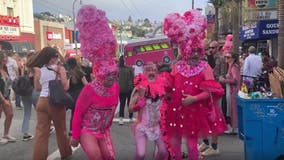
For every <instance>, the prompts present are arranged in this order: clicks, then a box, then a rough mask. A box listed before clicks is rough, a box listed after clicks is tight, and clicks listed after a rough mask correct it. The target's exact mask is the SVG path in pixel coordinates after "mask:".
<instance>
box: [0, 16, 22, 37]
mask: <svg viewBox="0 0 284 160" xmlns="http://www.w3.org/2000/svg"><path fill="white" fill-rule="evenodd" d="M19 37H20V19H19V17H12V16H4V15H0V40H15V39H19Z"/></svg>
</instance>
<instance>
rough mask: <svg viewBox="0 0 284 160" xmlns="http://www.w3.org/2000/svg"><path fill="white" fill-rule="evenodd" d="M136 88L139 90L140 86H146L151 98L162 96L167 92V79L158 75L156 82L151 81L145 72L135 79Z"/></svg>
mask: <svg viewBox="0 0 284 160" xmlns="http://www.w3.org/2000/svg"><path fill="white" fill-rule="evenodd" d="M134 84H135V89H136V90H138V89H139V88H140V87H143V88H146V93H148V94H149V95H148V96H150V97H151V98H156V97H157V96H158V97H162V96H164V95H165V94H166V91H165V87H166V85H167V81H166V79H165V78H164V77H162V76H159V75H157V77H156V80H155V81H154V82H149V81H148V79H147V77H146V76H145V75H144V74H139V75H137V76H136V77H135V79H134Z"/></svg>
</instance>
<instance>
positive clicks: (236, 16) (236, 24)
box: [232, 0, 241, 53]
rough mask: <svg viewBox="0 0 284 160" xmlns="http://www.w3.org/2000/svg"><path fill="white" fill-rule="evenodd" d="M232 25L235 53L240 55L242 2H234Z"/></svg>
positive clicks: (239, 0) (237, 0) (238, 0)
mask: <svg viewBox="0 0 284 160" xmlns="http://www.w3.org/2000/svg"><path fill="white" fill-rule="evenodd" d="M232 4H233V6H232V25H233V52H234V53H238V51H239V42H240V34H239V30H240V15H241V11H240V6H241V0H234V1H233V2H232Z"/></svg>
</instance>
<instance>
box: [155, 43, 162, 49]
mask: <svg viewBox="0 0 284 160" xmlns="http://www.w3.org/2000/svg"><path fill="white" fill-rule="evenodd" d="M153 48H154V49H155V50H159V49H161V47H160V45H159V44H153Z"/></svg>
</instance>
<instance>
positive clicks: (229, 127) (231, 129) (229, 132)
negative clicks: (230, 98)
mask: <svg viewBox="0 0 284 160" xmlns="http://www.w3.org/2000/svg"><path fill="white" fill-rule="evenodd" d="M227 127H228V130H226V131H225V132H224V133H225V134H232V133H233V128H232V127H231V125H229V124H228V125H227Z"/></svg>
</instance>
